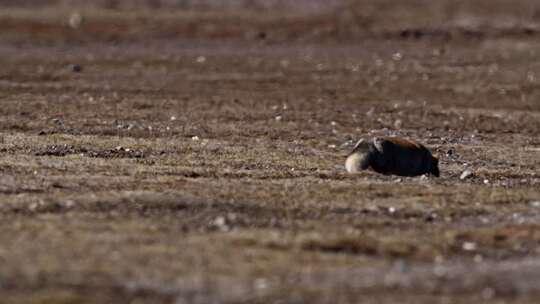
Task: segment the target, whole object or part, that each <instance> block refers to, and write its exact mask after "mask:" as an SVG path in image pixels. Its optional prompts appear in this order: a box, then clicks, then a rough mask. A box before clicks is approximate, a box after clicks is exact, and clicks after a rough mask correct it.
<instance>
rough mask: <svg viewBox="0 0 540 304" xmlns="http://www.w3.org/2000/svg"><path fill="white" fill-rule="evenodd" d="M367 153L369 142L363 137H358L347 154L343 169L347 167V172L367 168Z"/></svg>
mask: <svg viewBox="0 0 540 304" xmlns="http://www.w3.org/2000/svg"><path fill="white" fill-rule="evenodd" d="M368 154H369V143H368V142H367V141H365V140H364V139H360V140H359V141H358V142H357V143H356V145H354V147H353V149H352V151H351V152H350V153H349V155H348V156H347V160H346V161H345V169H347V171H348V172H349V173H353V172H358V171H360V170H365V169H367V168H368V166H369V159H368Z"/></svg>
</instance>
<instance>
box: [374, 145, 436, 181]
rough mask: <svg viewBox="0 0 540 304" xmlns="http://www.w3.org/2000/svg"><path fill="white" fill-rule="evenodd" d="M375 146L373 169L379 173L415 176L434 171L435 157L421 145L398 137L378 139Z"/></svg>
mask: <svg viewBox="0 0 540 304" xmlns="http://www.w3.org/2000/svg"><path fill="white" fill-rule="evenodd" d="M373 145H374V147H375V149H374V150H373V151H374V152H373V153H374V156H373V157H372V159H373V161H372V162H371V167H372V168H373V169H374V170H375V171H377V172H381V173H391V174H397V175H405V176H414V175H420V174H424V173H428V172H430V171H431V169H432V164H433V160H432V159H433V156H432V155H431V153H430V152H429V150H428V149H427V148H426V147H425V146H423V145H422V144H420V143H417V142H415V141H412V140H407V139H403V138H397V137H376V138H374V139H373Z"/></svg>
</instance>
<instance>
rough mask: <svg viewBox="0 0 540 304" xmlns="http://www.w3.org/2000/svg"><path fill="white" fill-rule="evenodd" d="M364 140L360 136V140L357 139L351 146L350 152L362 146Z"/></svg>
mask: <svg viewBox="0 0 540 304" xmlns="http://www.w3.org/2000/svg"><path fill="white" fill-rule="evenodd" d="M365 142H366V141H365V140H364V139H363V138H360V140H359V141H357V142H356V144H355V145H354V147H353V148H352V152H355V151H357V150H359V149H360V148H362V147H363V146H365Z"/></svg>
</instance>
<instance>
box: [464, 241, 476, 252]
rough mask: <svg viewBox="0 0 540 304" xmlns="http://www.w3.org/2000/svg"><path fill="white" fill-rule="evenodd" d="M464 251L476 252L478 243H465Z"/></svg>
mask: <svg viewBox="0 0 540 304" xmlns="http://www.w3.org/2000/svg"><path fill="white" fill-rule="evenodd" d="M463 250H466V251H474V250H476V243H473V242H465V243H463Z"/></svg>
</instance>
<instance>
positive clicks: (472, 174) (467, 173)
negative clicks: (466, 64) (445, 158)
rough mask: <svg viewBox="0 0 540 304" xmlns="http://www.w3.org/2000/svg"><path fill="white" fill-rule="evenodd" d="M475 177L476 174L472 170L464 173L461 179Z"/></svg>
mask: <svg viewBox="0 0 540 304" xmlns="http://www.w3.org/2000/svg"><path fill="white" fill-rule="evenodd" d="M473 176H474V173H473V172H472V171H471V170H465V171H463V173H461V175H460V176H459V179H466V178H470V177H473Z"/></svg>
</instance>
